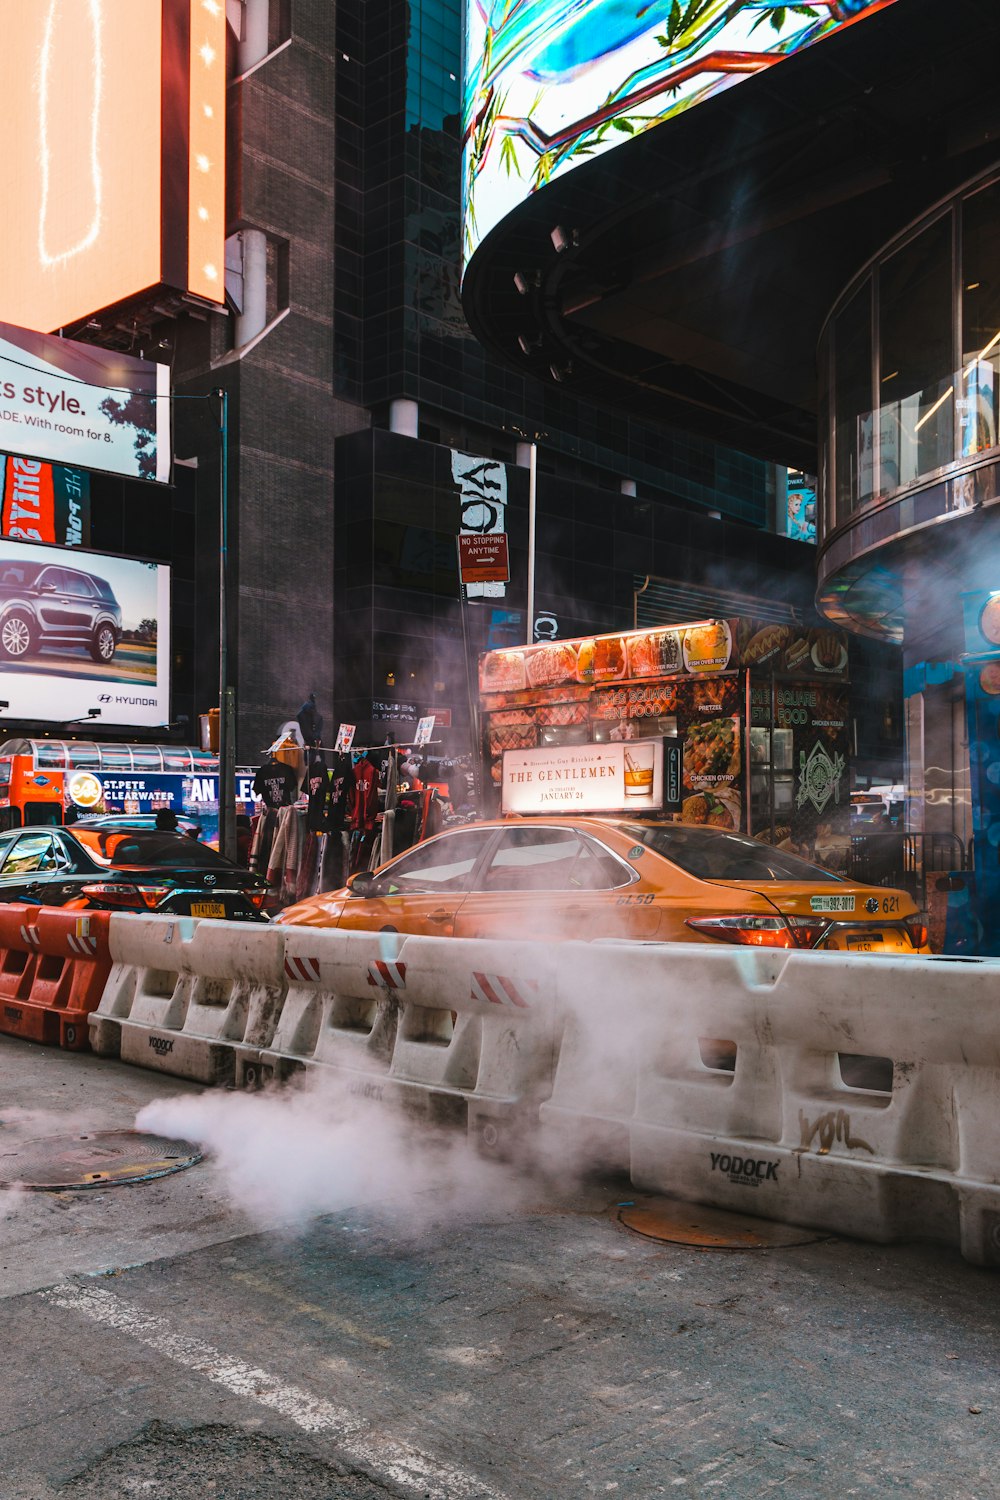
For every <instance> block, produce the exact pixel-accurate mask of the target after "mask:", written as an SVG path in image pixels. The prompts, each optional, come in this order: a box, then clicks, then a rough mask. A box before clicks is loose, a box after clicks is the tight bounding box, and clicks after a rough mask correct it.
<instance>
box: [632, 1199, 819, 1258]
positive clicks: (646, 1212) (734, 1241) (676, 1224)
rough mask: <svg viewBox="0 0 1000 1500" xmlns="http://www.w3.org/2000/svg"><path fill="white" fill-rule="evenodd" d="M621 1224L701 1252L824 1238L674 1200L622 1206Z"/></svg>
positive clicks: (769, 1246) (808, 1231)
mask: <svg viewBox="0 0 1000 1500" xmlns="http://www.w3.org/2000/svg"><path fill="white" fill-rule="evenodd" d="M618 1220H619V1222H620V1223H622V1224H624V1225H625V1227H626V1229H632V1230H634V1231H635V1233H636V1234H641V1235H644V1236H645V1237H646V1239H649V1240H664V1241H666V1242H667V1243H669V1244H672V1245H691V1246H692V1247H693V1248H696V1249H699V1250H769V1249H773V1248H775V1247H777V1246H780V1245H809V1244H812V1243H813V1241H814V1240H818V1239H822V1238H823V1236H822V1235H821V1234H820V1233H819V1232H818V1231H816V1230H814V1229H800V1228H796V1227H795V1226H794V1225H792V1224H775V1223H772V1222H771V1220H770V1219H753V1218H750V1217H749V1216H748V1215H745V1214H733V1213H728V1212H727V1211H726V1210H725V1209H723V1208H707V1207H705V1206H703V1205H702V1204H698V1203H681V1202H680V1201H678V1200H675V1199H672V1198H650V1199H647V1200H646V1201H644V1202H640V1201H638V1200H637V1201H636V1202H635V1203H627V1204H622V1205H621V1206H620V1208H619V1210H618Z"/></svg>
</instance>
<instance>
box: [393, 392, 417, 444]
mask: <svg viewBox="0 0 1000 1500" xmlns="http://www.w3.org/2000/svg"><path fill="white" fill-rule="evenodd" d="M389 431H390V432H398V433H399V434H400V435H401V436H402V437H411V438H415V437H418V436H419V435H420V407H419V406H418V405H417V403H416V401H407V400H405V399H404V398H403V397H399V398H398V399H397V400H396V401H390V403H389Z"/></svg>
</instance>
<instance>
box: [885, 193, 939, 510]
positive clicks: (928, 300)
mask: <svg viewBox="0 0 1000 1500" xmlns="http://www.w3.org/2000/svg"><path fill="white" fill-rule="evenodd" d="M951 226H952V221H951V215H950V214H946V215H945V216H944V217H943V218H940V219H938V220H937V221H936V222H935V223H934V224H931V225H930V227H929V228H927V229H925V230H924V232H923V233H922V234H919V235H917V236H916V238H915V239H912V240H911V241H910V242H909V244H907V245H904V246H903V248H902V249H901V250H898V251H897V252H896V254H895V255H893V256H890V258H889V259H888V260H887V261H885V263H884V264H883V265H882V267H881V268H880V271H879V356H880V363H879V432H878V436H879V486H878V488H879V493H880V494H885V493H886V492H889V491H892V490H897V489H899V488H900V487H901V486H902V485H907V484H912V483H913V482H914V481H915V480H917V479H919V478H920V477H921V476H922V475H924V474H930V473H932V472H933V471H934V470H935V469H939V468H941V467H942V466H943V465H944V464H948V463H951V461H952V459H953V457H954V452H955V441H954V430H955V427H954V424H955V359H954V353H953V343H952V285H953V281H952V258H951V240H952V227H951Z"/></svg>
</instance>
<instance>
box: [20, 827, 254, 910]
mask: <svg viewBox="0 0 1000 1500" xmlns="http://www.w3.org/2000/svg"><path fill="white" fill-rule="evenodd" d="M266 895H267V881H266V880H265V879H264V878H263V877H262V876H260V875H254V874H252V873H251V872H250V871H249V870H244V869H242V868H241V867H240V866H239V865H234V864H232V863H231V862H230V861H229V860H228V859H224V858H223V856H222V855H221V854H219V853H217V852H216V850H215V849H213V848H211V847H210V846H209V845H208V844H202V843H199V842H198V840H196V839H193V838H190V837H188V835H187V834H183V833H165V832H160V831H158V830H156V829H136V828H130V827H128V826H127V820H123V821H122V823H121V824H117V823H116V822H115V821H114V820H113V819H109V818H100V819H95V820H94V821H93V823H92V824H88V823H87V822H86V821H83V822H80V823H74V824H72V825H71V826H70V827H68V828H22V829H16V830H14V831H13V832H10V833H3V834H0V902H2V901H25V902H29V903H30V904H31V905H38V906H73V907H76V908H78V909H80V910H86V909H89V910H94V909H99V910H103V911H138V912H157V913H160V914H163V915H169V916H189V917H225V918H227V919H228V920H230V921H244V922H266V921H267V920H268V919H267V917H265V916H264V915H263V913H262V912H261V910H260V908H261V907H262V906H263V904H264V899H265V897H266Z"/></svg>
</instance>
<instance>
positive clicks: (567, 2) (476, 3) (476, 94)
mask: <svg viewBox="0 0 1000 1500" xmlns="http://www.w3.org/2000/svg"><path fill="white" fill-rule="evenodd" d="M895 3H897V0H809V3H808V4H801V5H789V4H785V3H777V0H466V4H467V29H466V70H465V80H464V138H463V139H464V156H463V197H464V219H465V258H466V261H468V260H469V258H470V257H471V255H472V253H473V251H474V250H475V249H476V246H477V245H478V244H479V243H480V241H481V240H483V239H484V238H485V236H486V235H487V234H488V233H489V231H490V230H491V229H493V228H494V227H495V226H496V225H497V224H498V223H499V222H500V220H501V219H502V218H504V217H505V215H506V214H508V213H510V212H511V211H512V209H514V208H516V207H517V205H518V203H520V202H521V201H522V200H523V199H524V198H525V197H527V196H528V194H529V193H534V192H537V191H538V189H539V188H541V187H544V186H545V184H546V183H548V182H551V180H552V179H553V178H554V177H557V176H559V175H560V174H562V173H564V172H567V171H569V170H570V169H571V168H572V167H576V166H579V165H580V163H581V162H584V161H586V160H588V159H589V158H590V157H593V156H596V155H598V154H599V153H600V152H603V151H607V150H609V149H610V147H612V146H614V145H617V144H619V143H620V142H621V141H623V140H625V139H627V138H628V137H629V136H633V135H638V134H639V133H640V132H641V131H644V130H649V129H651V128H652V127H653V126H654V125H660V124H662V123H663V122H664V121H666V120H669V119H671V118H672V117H673V116H674V115H678V114H680V113H681V112H682V111H685V110H688V109H691V108H692V106H693V105H696V104H699V103H701V102H702V100H704V99H708V98H710V97H711V96H712V95H713V94H717V93H719V92H720V91H721V90H722V89H725V88H730V87H732V85H733V84H735V83H739V82H740V81H741V80H742V79H744V78H748V77H750V76H752V75H753V74H754V73H759V72H762V71H763V70H765V69H767V68H772V67H774V65H775V64H776V63H778V62H780V61H781V60H782V58H785V57H788V56H789V55H790V54H791V53H793V52H801V51H802V50H803V48H805V47H809V46H811V45H812V44H813V43H814V42H818V41H820V40H821V39H822V38H823V37H826V36H829V35H830V34H831V32H834V31H837V30H839V29H840V28H841V27H843V26H847V25H850V24H851V23H853V22H855V21H858V20H860V19H861V18H863V17H866V16H870V15H873V14H874V13H875V12H876V11H879V10H885V9H886V8H887V7H888V6H889V5H892V4H895Z"/></svg>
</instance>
